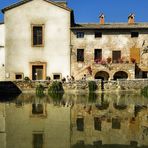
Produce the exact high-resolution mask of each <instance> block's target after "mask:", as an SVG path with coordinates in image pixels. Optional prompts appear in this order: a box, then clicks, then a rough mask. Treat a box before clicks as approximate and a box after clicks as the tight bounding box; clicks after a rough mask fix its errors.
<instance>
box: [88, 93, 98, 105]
mask: <svg viewBox="0 0 148 148" xmlns="http://www.w3.org/2000/svg"><path fill="white" fill-rule="evenodd" d="M96 100H97V94H96V93H94V92H89V97H88V101H89V102H91V103H94V102H96Z"/></svg>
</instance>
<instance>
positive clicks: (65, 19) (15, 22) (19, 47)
mask: <svg viewBox="0 0 148 148" xmlns="http://www.w3.org/2000/svg"><path fill="white" fill-rule="evenodd" d="M4 18H5V26H6V58H7V59H6V73H10V79H11V80H13V79H14V74H15V73H18V72H23V73H24V76H29V75H30V70H29V62H36V61H40V62H47V76H52V73H62V76H66V75H69V74H70V11H67V10H65V9H62V8H60V7H57V6H55V5H53V4H51V3H48V2H45V1H43V0H34V1H31V2H28V3H26V4H23V5H21V6H19V7H16V8H13V9H10V10H8V11H6V12H5V17H4ZM31 24H44V25H45V35H44V37H45V45H44V47H32V46H31ZM10 32H11V33H10Z"/></svg>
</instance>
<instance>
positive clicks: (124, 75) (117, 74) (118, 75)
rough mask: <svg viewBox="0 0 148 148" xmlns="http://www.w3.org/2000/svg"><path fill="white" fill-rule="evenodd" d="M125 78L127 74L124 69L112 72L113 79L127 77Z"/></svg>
mask: <svg viewBox="0 0 148 148" xmlns="http://www.w3.org/2000/svg"><path fill="white" fill-rule="evenodd" d="M127 78H128V74H127V73H126V72H124V71H118V72H116V73H115V74H114V80H117V79H127Z"/></svg>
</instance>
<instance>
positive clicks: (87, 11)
mask: <svg viewBox="0 0 148 148" xmlns="http://www.w3.org/2000/svg"><path fill="white" fill-rule="evenodd" d="M18 1H19V0H0V9H2V8H4V7H6V6H8V5H10V4H12V3H15V2H18ZM67 1H68V6H69V7H70V8H72V9H73V10H74V14H75V20H76V22H81V23H82V22H89V23H91V22H98V16H99V13H101V12H103V13H104V14H105V16H106V22H127V17H128V15H129V13H131V12H133V13H135V15H136V21H137V22H148V0H67ZM0 21H3V14H2V13H0Z"/></svg>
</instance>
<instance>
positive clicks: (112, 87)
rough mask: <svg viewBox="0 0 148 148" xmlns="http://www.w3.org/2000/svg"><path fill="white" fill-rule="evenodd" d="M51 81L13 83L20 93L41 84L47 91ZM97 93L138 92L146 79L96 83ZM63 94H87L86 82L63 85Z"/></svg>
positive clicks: (145, 84)
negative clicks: (102, 91)
mask: <svg viewBox="0 0 148 148" xmlns="http://www.w3.org/2000/svg"><path fill="white" fill-rule="evenodd" d="M52 82H53V81H50V82H49V81H14V83H15V84H16V85H17V86H18V87H19V88H20V89H21V90H22V91H25V90H27V91H30V90H35V88H36V86H37V85H38V84H42V85H43V86H44V87H45V89H47V88H48V87H49V86H50V85H51V84H52ZM96 84H97V87H98V88H97V90H96V91H97V92H99V91H101V90H102V89H104V91H120V90H140V89H141V88H143V87H145V86H148V79H136V80H117V81H104V82H103V83H102V82H101V80H97V81H96ZM63 88H64V90H65V92H88V91H89V88H88V81H73V82H65V83H63Z"/></svg>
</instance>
